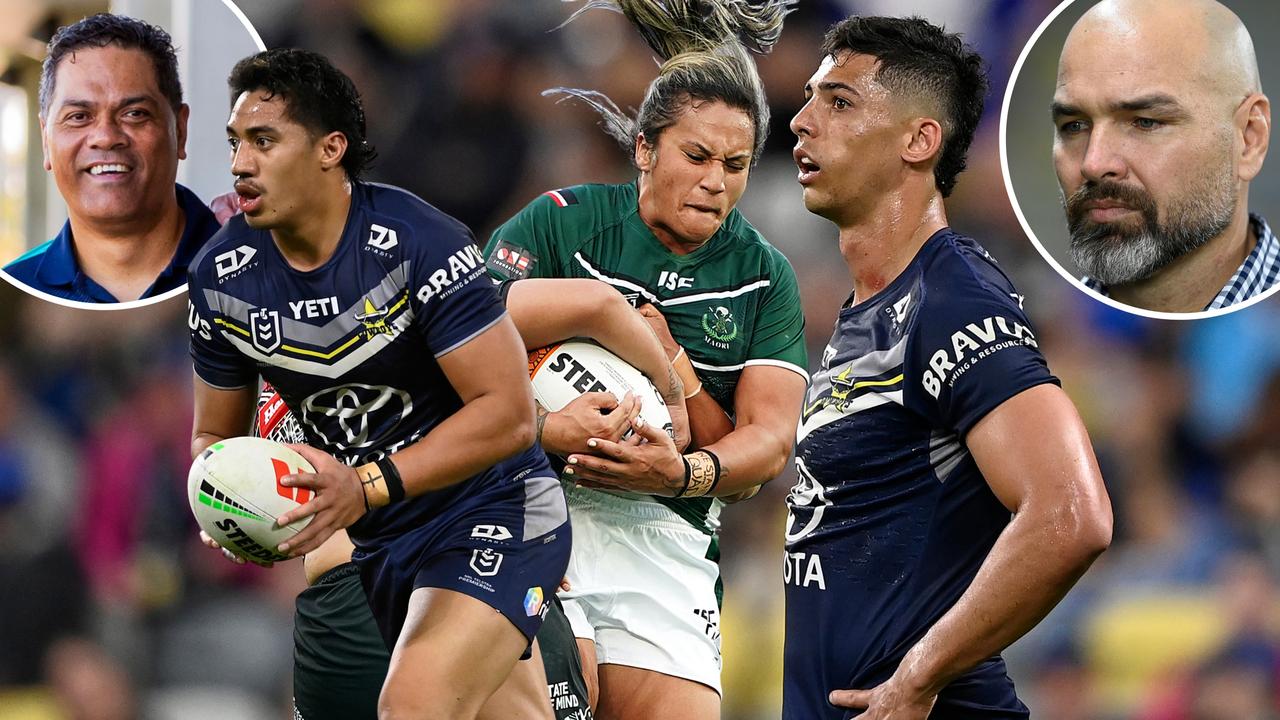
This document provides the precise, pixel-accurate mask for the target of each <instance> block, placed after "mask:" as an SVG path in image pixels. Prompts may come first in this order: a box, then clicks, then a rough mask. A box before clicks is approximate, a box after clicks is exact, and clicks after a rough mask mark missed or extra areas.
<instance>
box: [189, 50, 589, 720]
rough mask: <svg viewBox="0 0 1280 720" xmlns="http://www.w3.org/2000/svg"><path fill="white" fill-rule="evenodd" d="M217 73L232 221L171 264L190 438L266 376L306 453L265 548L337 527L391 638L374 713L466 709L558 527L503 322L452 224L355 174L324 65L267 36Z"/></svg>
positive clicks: (473, 703)
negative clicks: (264, 46) (277, 532)
mask: <svg viewBox="0 0 1280 720" xmlns="http://www.w3.org/2000/svg"><path fill="white" fill-rule="evenodd" d="M230 84H231V88H232V99H233V107H232V112H231V118H230V120H229V122H228V127H227V130H228V139H229V140H230V142H231V147H232V167H231V169H232V173H233V174H234V175H235V176H236V178H237V179H236V190H237V192H238V193H239V200H240V209H241V211H242V215H240V216H237V217H236V218H233V219H232V220H231V221H229V222H228V224H227V225H226V226H225V227H224V228H223V229H222V230H221V231H220V232H219V233H218V234H217V235H216V236H215V237H214V238H213V240H211V241H210V244H209V246H208V247H207V248H206V249H205V251H204V252H202V253H201V254H200V255H199V256H198V257H197V258H196V260H195V261H194V262H193V264H192V273H191V288H190V289H191V302H192V313H191V317H190V324H191V332H192V356H193V359H194V361H195V371H196V382H195V394H196V419H195V428H194V437H193V443H192V450H193V452H194V453H199V452H201V451H203V449H204V448H205V447H207V446H208V445H209V444H211V443H213V442H216V441H217V440H218V439H220V438H225V437H230V436H235V435H240V434H243V433H244V432H245V430H246V428H248V427H249V424H250V423H249V421H250V418H251V416H252V413H253V410H254V400H255V398H256V395H257V385H258V380H259V377H261V378H262V379H265V380H267V381H269V382H270V383H271V384H272V385H273V386H274V387H275V388H276V390H277V391H278V392H279V393H280V396H281V397H282V398H283V399H284V400H285V402H286V403H287V404H288V405H289V407H291V408H296V409H297V412H298V416H299V419H300V421H301V423H302V426H303V429H304V432H305V434H306V437H307V440H308V441H309V443H310V444H311V445H312V446H314V447H307V446H298V447H299V449H300V452H302V453H303V455H304V457H306V458H307V459H308V460H309V461H310V462H311V463H312V465H313V466H314V467H315V468H316V472H315V473H300V474H296V475H292V476H287V477H286V478H285V479H284V482H285V484H288V485H293V486H296V487H305V488H309V489H311V490H313V491H315V497H314V499H312V500H311V501H309V502H307V503H306V504H305V505H303V506H302V507H300V508H299V509H297V510H295V511H292V512H290V513H287V514H286V515H285V516H283V517H281V518H279V521H280V523H281V524H287V523H290V522H294V521H296V520H298V519H300V518H302V517H306V516H312V520H311V523H310V524H309V525H308V526H307V528H306V529H305V530H303V531H302V532H300V533H298V534H297V535H296V536H294V537H293V538H291V539H290V540H288V541H286V542H285V543H284V544H282V545H281V546H280V550H281V551H282V552H288V553H290V554H291V555H301V554H304V553H307V552H310V551H312V550H315V549H317V548H318V547H320V546H321V544H322V543H323V542H324V541H325V540H327V539H328V538H329V537H330V536H332V535H333V533H334V532H335V531H336V530H339V529H342V528H348V533H349V535H350V538H351V540H352V542H353V543H354V545H355V552H354V555H353V557H354V559H355V561H356V563H357V565H358V566H359V568H360V574H361V577H362V580H363V584H364V588H365V591H366V594H367V597H368V603H369V606H370V608H371V609H372V611H373V614H374V618H375V620H376V621H377V624H378V628H379V630H380V631H381V633H382V635H383V639H384V641H386V643H387V645H388V646H389V647H393V648H394V649H393V651H392V656H391V665H390V670H389V671H388V673H387V678H386V682H385V684H384V685H383V688H382V692H381V696H380V698H379V701H378V715H379V717H381V718H401V717H413V718H474V717H476V716H477V713H478V712H479V709H480V707H481V706H482V704H483V703H484V702H485V700H486V699H487V698H488V697H489V696H490V695H491V694H493V692H494V691H495V690H496V689H497V688H498V687H499V686H500V685H501V684H502V683H503V681H504V680H505V679H506V678H507V677H508V675H509V674H510V673H511V671H512V668H513V667H515V665H516V661H517V659H518V658H519V657H520V656H521V655H522V654H523V653H525V652H526V651H527V648H528V646H529V643H530V641H531V640H532V638H533V636H534V634H535V633H536V631H537V629H538V627H539V625H540V624H541V622H542V617H543V614H544V608H545V607H546V602H545V599H546V598H548V597H549V596H550V595H552V594H554V592H555V589H556V587H557V585H558V584H559V581H560V578H561V577H562V576H563V573H564V569H565V566H566V564H567V560H568V552H569V543H570V541H571V537H570V531H569V525H568V523H567V511H566V509H565V501H564V497H563V494H562V492H561V490H560V486H559V483H558V481H557V480H556V478H555V476H554V474H553V473H552V472H551V470H550V468H549V467H548V465H547V462H546V458H545V456H544V455H543V454H542V453H541V451H540V450H538V449H537V448H536V447H533V437H534V413H533V400H532V392H531V389H530V386H529V383H528V376H527V374H526V358H525V354H524V347H523V344H522V342H521V338H520V336H519V334H518V333H517V332H516V329H515V327H514V325H513V324H512V322H511V320H510V318H509V317H508V316H507V315H506V314H505V312H504V311H503V308H502V305H501V303H500V301H499V299H498V296H497V293H496V291H495V290H494V288H493V286H492V284H491V283H490V282H489V280H488V279H487V278H486V277H485V273H484V262H483V260H482V259H481V257H480V255H479V252H478V250H477V249H476V248H475V246H474V243H473V241H472V238H471V236H470V233H469V232H468V231H467V230H466V228H465V227H463V226H462V225H461V224H459V223H458V222H457V221H455V220H453V219H452V218H449V217H448V216H446V215H444V214H443V213H440V212H439V211H438V210H436V209H435V208H432V207H431V206H430V205H427V204H426V203H425V202H423V201H421V200H420V199H418V198H416V197H414V196H413V195H411V194H409V193H407V192H405V191H403V190H399V189H397V188H393V187H389V186H383V185H374V184H369V183H365V182H361V181H360V172H361V170H362V169H363V168H364V166H365V165H366V164H367V162H368V161H369V159H371V157H372V148H370V147H369V146H368V144H367V143H366V142H365V141H364V116H363V110H362V109H361V107H360V102H359V98H358V95H357V93H356V91H355V88H354V87H353V86H352V84H351V81H350V80H349V79H348V78H347V77H346V76H344V75H342V74H341V73H340V72H338V71H337V70H336V69H334V68H333V67H332V66H331V65H330V64H329V63H328V61H326V60H325V59H324V58H323V57H321V56H319V55H316V54H314V53H308V52H305V51H299V50H291V49H279V50H271V51H267V52H264V53H259V54H258V55H255V56H252V57H250V58H246V59H245V60H243V61H241V62H240V63H239V64H237V66H236V68H235V69H234V70H233V71H232V75H231V78H230ZM495 610H496V612H495ZM530 677H531V678H532V676H530ZM531 691H534V692H538V693H540V694H541V695H542V696H543V697H544V698H545V687H537V686H536V684H535V685H534V686H533V687H532V690H531ZM545 717H550V715H549V714H546V715H545Z"/></svg>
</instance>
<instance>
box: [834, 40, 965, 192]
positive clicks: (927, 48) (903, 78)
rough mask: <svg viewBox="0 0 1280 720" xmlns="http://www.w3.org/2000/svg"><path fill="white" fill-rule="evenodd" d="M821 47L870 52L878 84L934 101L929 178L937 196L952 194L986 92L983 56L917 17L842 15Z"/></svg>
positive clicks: (860, 52)
mask: <svg viewBox="0 0 1280 720" xmlns="http://www.w3.org/2000/svg"><path fill="white" fill-rule="evenodd" d="M822 52H823V53H824V54H825V55H830V56H831V57H833V58H836V59H837V60H838V59H839V56H840V55H841V54H843V53H852V54H855V55H869V56H871V57H874V58H875V59H876V60H878V61H879V67H878V68H877V69H876V81H877V82H879V83H880V84H881V85H883V86H885V87H886V88H888V89H889V90H890V91H891V92H893V93H894V94H900V95H914V96H916V97H921V98H925V99H928V100H931V101H933V102H934V103H936V105H937V108H938V112H939V114H940V115H941V117H939V118H936V119H937V120H938V122H939V124H941V125H942V151H941V153H939V156H938V163H937V165H935V166H934V169H933V178H934V182H935V183H936V184H937V186H938V190H939V191H940V192H941V193H942V197H944V198H945V197H948V196H949V195H951V191H952V190H954V189H955V186H956V176H958V175H959V174H960V173H961V172H963V171H964V169H965V156H966V155H967V154H968V152H969V144H970V143H972V142H973V134H974V132H975V131H976V130H977V129H978V121H979V120H980V119H981V118H982V109H983V103H984V100H985V98H986V95H987V74H986V70H985V69H984V68H983V62H982V58H981V57H980V56H979V55H978V54H977V53H976V52H974V51H973V50H972V49H971V48H969V47H968V46H966V45H965V44H964V43H963V42H962V41H961V39H960V36H959V35H956V34H954V33H948V32H946V30H944V29H943V28H940V27H938V26H937V25H933V24H931V23H929V22H928V21H927V20H925V19H924V18H920V17H910V18H889V17H859V16H856V15H855V16H853V17H849V18H845V19H844V20H842V21H840V22H838V23H836V24H835V25H833V26H831V29H830V30H828V31H827V35H826V37H825V38H824V39H823V42H822Z"/></svg>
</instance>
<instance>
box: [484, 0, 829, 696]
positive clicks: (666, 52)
mask: <svg viewBox="0 0 1280 720" xmlns="http://www.w3.org/2000/svg"><path fill="white" fill-rule="evenodd" d="M791 4H792V3H791V2H790V0H773V1H769V2H763V3H760V2H757V3H752V4H748V3H746V2H737V1H735V0H702V1H701V2H698V1H696V0H665V1H664V2H658V1H657V0H594V1H593V2H590V3H588V5H587V7H586V8H584V10H586V9H590V8H593V7H607V8H610V9H614V10H619V11H621V12H622V13H623V14H624V15H625V16H626V17H627V18H628V20H630V21H631V22H632V23H633V24H634V25H635V26H636V27H637V28H638V29H639V30H640V32H641V34H642V35H643V36H644V38H645V40H646V42H648V44H649V45H650V47H651V48H653V50H654V51H655V52H657V53H658V54H659V55H660V56H661V57H662V59H663V61H664V62H663V65H662V67H661V69H660V71H659V76H658V78H657V79H655V80H654V81H653V83H652V84H651V85H650V86H649V88H648V91H647V93H646V95H645V99H644V101H643V103H642V105H641V107H640V110H639V113H638V115H637V117H635V118H631V117H628V116H626V115H624V114H623V113H622V112H620V111H619V110H618V109H617V107H616V106H615V105H614V104H613V103H612V102H611V101H610V100H609V99H608V98H606V97H604V96H603V95H601V94H599V93H595V92H591V91H584V90H568V89H556V90H553V91H549V92H551V93H561V94H566V95H568V96H571V97H577V98H579V99H582V100H584V101H586V102H588V103H589V104H591V105H592V106H593V107H594V108H595V109H597V110H598V111H599V112H600V113H601V114H602V115H603V116H604V119H605V123H604V126H605V127H606V129H607V130H608V131H609V133H610V134H611V135H613V136H614V137H615V138H616V139H617V140H618V141H619V142H620V143H621V144H622V145H623V147H624V148H626V150H627V152H628V153H629V154H631V155H632V157H633V158H634V162H635V166H636V168H637V169H638V170H639V177H638V178H637V180H636V181H635V182H632V183H627V184H623V185H579V186H574V187H567V188H562V189H558V190H553V191H550V192H548V193H545V194H544V195H542V196H540V197H539V198H537V199H536V200H534V201H533V202H532V203H530V204H529V205H528V206H527V207H526V208H525V209H523V210H522V211H521V212H519V213H518V214H517V215H516V216H515V217H513V218H512V219H511V220H509V221H508V222H507V223H506V224H504V225H503V226H502V227H500V228H498V230H497V231H495V233H494V234H493V236H492V238H491V239H490V241H489V244H488V247H487V248H486V256H487V257H488V258H489V268H490V271H491V272H492V273H493V275H494V276H495V277H497V278H499V279H502V280H505V281H513V282H514V283H515V286H516V287H518V285H519V282H518V281H520V280H523V279H525V278H594V279H596V280H599V281H602V282H604V283H607V284H609V285H611V286H613V287H614V288H615V289H616V290H617V291H618V292H620V293H622V294H623V296H624V297H627V298H628V299H630V300H631V301H632V302H633V304H635V305H636V306H638V307H640V310H641V312H642V313H643V314H644V316H645V317H646V318H647V319H649V320H650V322H651V323H652V325H653V326H654V328H655V329H656V330H657V331H658V333H659V336H660V337H662V338H663V339H664V345H665V346H666V347H667V350H668V355H669V357H670V358H671V361H672V364H673V365H675V366H676V367H677V369H678V370H679V371H680V372H681V375H682V380H683V381H684V387H685V393H686V395H687V400H686V402H687V407H688V412H689V417H690V426H691V431H692V437H693V442H692V443H691V444H690V446H689V448H688V450H687V452H686V453H684V454H682V453H681V452H680V451H679V450H678V449H677V448H676V446H675V444H674V443H672V442H671V440H670V439H669V438H667V437H666V436H665V434H664V433H663V432H662V431H661V429H660V428H649V427H644V426H642V425H639V424H638V423H637V424H635V425H634V426H633V428H626V427H623V428H618V429H617V431H614V432H609V431H608V430H609V429H607V428H603V427H602V426H603V425H604V424H605V422H604V419H605V418H608V416H609V415H610V414H611V411H612V410H613V409H614V407H615V405H616V401H615V400H614V399H613V398H612V397H611V396H604V395H603V394H594V393H588V394H586V395H583V396H582V397H581V398H579V399H578V400H576V401H575V402H573V403H571V404H570V405H569V406H567V407H566V408H564V409H563V410H562V411H560V412H555V413H546V412H545V411H541V410H540V413H543V414H544V415H545V417H544V418H543V420H542V421H541V422H540V427H541V428H542V434H541V438H540V439H541V442H542V445H543V447H544V449H546V450H547V451H548V452H549V453H552V454H554V455H558V456H560V457H562V458H564V460H565V463H566V464H565V469H564V471H563V472H564V477H565V478H566V479H568V480H573V481H575V484H576V487H571V488H570V489H569V491H568V493H567V495H568V498H569V507H570V512H571V515H572V519H573V523H574V549H573V559H572V560H571V561H570V566H569V571H568V577H567V579H568V581H569V585H570V586H571V589H570V590H568V591H566V592H564V593H562V594H561V598H562V600H563V601H564V604H565V609H566V614H567V615H568V617H569V619H570V622H571V623H572V625H573V628H574V635H575V636H576V637H577V638H578V642H579V646H580V649H581V651H582V655H583V660H584V664H587V665H588V666H589V665H590V661H591V660H592V659H593V658H594V659H595V660H596V661H597V663H598V667H597V672H598V675H597V677H598V692H599V699H598V713H597V714H598V716H599V717H601V718H608V719H613V718H623V719H627V720H630V719H632V718H634V719H636V720H640V719H647V718H657V717H681V718H693V719H695V720H700V719H704V718H705V719H707V720H711V719H712V718H718V717H719V711H720V652H719V645H720V642H719V641H720V633H719V607H720V603H719V600H720V592H719V591H720V580H719V571H718V566H717V559H718V557H719V549H718V546H717V543H716V531H717V528H718V526H719V511H720V507H721V505H722V502H721V499H722V498H730V499H734V498H742V497H746V496H749V495H750V494H751V493H753V492H754V490H755V488H757V487H758V486H759V485H760V484H761V483H764V482H767V481H769V480H771V479H772V478H773V477H775V476H776V475H778V474H779V473H780V472H781V471H782V469H783V466H784V464H785V462H786V459H787V456H788V454H789V453H790V450H791V443H792V439H793V437H794V433H795V427H796V421H797V418H798V416H799V412H800V403H801V399H802V396H803V393H804V389H805V385H806V382H807V379H808V376H807V374H806V370H805V368H806V366H807V360H806V357H805V347H804V316H803V311H802V308H801V304H800V297H799V294H798V292H797V289H796V279H795V274H794V272H793V271H792V269H791V266H790V264H789V263H788V262H787V260H786V258H784V257H783V256H782V254H781V253H780V252H778V251H777V250H776V249H775V248H774V247H773V246H771V245H769V244H768V242H766V241H765V239H764V238H763V237H762V236H761V235H760V234H759V233H758V232H757V231H756V230H755V228H753V227H752V226H751V225H750V224H749V223H748V222H747V221H746V219H745V218H743V217H742V215H741V214H740V213H738V212H737V211H736V210H735V209H734V206H735V205H736V204H737V202H738V199H739V198H740V197H741V196H742V193H743V191H744V190H745V188H746V183H747V178H748V176H749V175H750V170H751V167H752V165H753V164H754V162H755V161H756V159H758V158H759V156H760V151H761V148H762V147H763V145H764V140H765V135H766V132H767V129H768V124H769V109H768V105H767V103H766V100H765V96H764V91H763V88H762V85H761V82H760V78H759V75H758V74H757V71H756V68H755V64H754V62H753V61H752V60H751V58H750V56H749V55H748V52H747V50H748V48H749V49H752V50H756V51H758V52H765V51H767V50H769V49H770V48H771V47H772V45H773V43H774V42H775V41H776V40H777V38H778V35H779V34H780V32H781V29H782V21H783V17H784V16H785V15H786V13H787V12H788V10H789V6H790V5H791ZM579 12H582V11H579ZM575 17H576V15H575ZM547 309H548V311H554V304H552V305H550V306H548V308H547ZM615 427H616V426H615ZM627 429H634V430H635V431H636V433H635V435H633V436H632V437H631V439H629V440H626V441H622V440H621V439H620V437H619V436H620V434H621V431H625V430H627ZM587 670H588V675H589V676H590V675H592V673H591V672H590V671H591V668H590V667H588V668H587Z"/></svg>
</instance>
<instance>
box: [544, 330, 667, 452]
mask: <svg viewBox="0 0 1280 720" xmlns="http://www.w3.org/2000/svg"><path fill="white" fill-rule="evenodd" d="M529 379H530V380H531V381H532V382H533V396H534V398H535V399H536V400H537V401H538V404H539V405H541V406H542V407H544V408H546V409H548V410H550V411H552V412H556V411H558V410H560V409H561V408H563V407H564V406H565V405H568V404H569V403H570V402H571V401H573V399H574V398H576V397H578V396H579V395H581V394H583V393H588V392H609V393H613V396H614V397H616V398H618V399H619V400H621V399H622V398H623V396H625V395H626V394H627V392H628V391H629V392H631V393H633V394H634V395H635V396H636V397H637V398H639V399H640V403H641V405H640V417H642V418H644V421H645V422H646V423H648V424H650V425H655V426H657V427H660V428H662V429H664V430H666V431H667V435H674V433H675V429H674V427H673V426H672V424H671V413H669V412H667V405H666V403H664V402H663V401H662V394H661V393H659V392H658V388H657V387H655V386H654V384H653V383H652V382H651V381H650V380H649V378H647V377H645V375H644V373H642V372H640V371H639V370H637V369H635V367H633V366H632V365H631V364H630V363H628V362H626V361H625V360H623V359H622V358H620V357H618V356H617V355H615V354H613V353H612V352H610V351H608V350H606V349H604V348H603V347H601V346H599V345H597V344H596V343H593V342H590V341H586V340H570V341H568V342H562V343H558V344H556V345H548V346H547V347H544V348H539V349H537V350H534V351H533V352H531V353H530V354H529ZM628 434H629V433H628Z"/></svg>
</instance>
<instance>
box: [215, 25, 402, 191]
mask: <svg viewBox="0 0 1280 720" xmlns="http://www.w3.org/2000/svg"><path fill="white" fill-rule="evenodd" d="M227 85H228V86H229V87H230V89H231V104H232V105H235V102H236V99H237V98H239V97H240V96H241V95H243V94H244V93H247V92H252V91H254V90H265V91H266V92H267V93H269V94H270V95H273V96H274V95H279V96H280V97H282V98H284V101H285V112H286V114H287V115H288V117H289V118H290V119H292V120H293V121H294V122H296V123H298V124H299V125H302V126H303V127H305V128H307V130H309V131H311V132H313V133H316V134H317V135H326V134H328V133H331V132H340V133H342V134H343V135H345V136H346V137H347V152H346V154H345V155H343V156H342V168H343V169H344V170H346V172H347V177H349V178H351V179H352V180H359V179H360V176H361V175H362V174H363V173H364V171H365V170H366V169H367V168H368V167H369V164H370V163H371V162H372V161H373V159H374V158H375V157H377V155H378V153H377V151H376V150H374V148H373V145H370V144H369V141H368V140H367V139H366V138H365V122H364V105H363V104H362V103H361V102H360V92H359V91H358V90H356V86H355V83H353V82H351V78H349V77H347V76H346V75H345V74H343V72H342V71H341V70H339V69H337V68H335V67H334V66H333V64H332V63H330V62H329V60H328V58H326V57H325V56H323V55H321V54H319V53H314V52H311V51H309V50H299V49H297V48H274V49H272V50H265V51H263V52H260V53H258V54H256V55H250V56H249V57H247V58H245V59H243V60H241V61H240V62H238V63H236V66H235V67H234V68H232V69H231V76H230V77H228V78H227Z"/></svg>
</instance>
